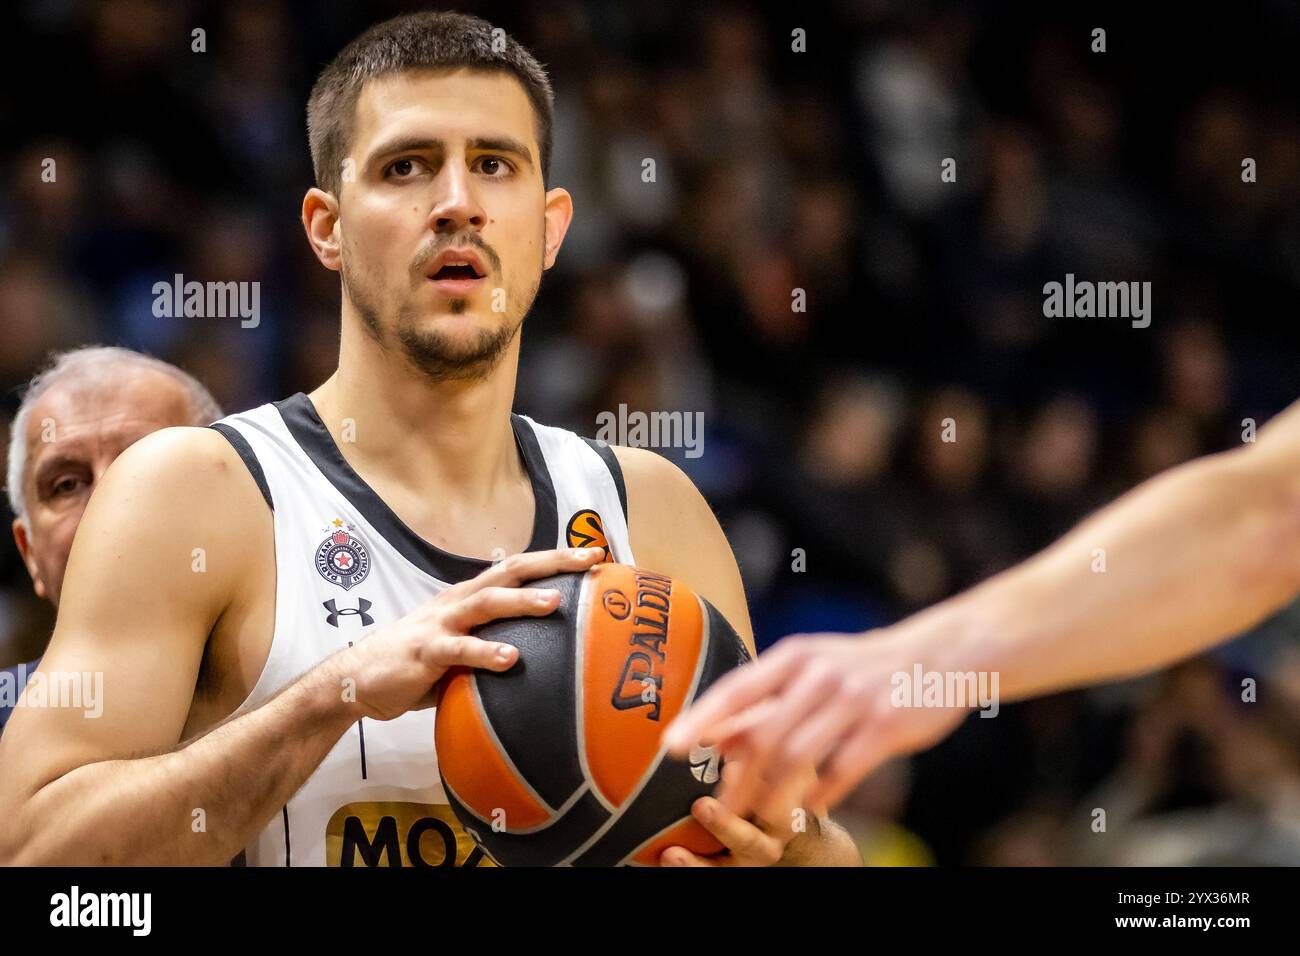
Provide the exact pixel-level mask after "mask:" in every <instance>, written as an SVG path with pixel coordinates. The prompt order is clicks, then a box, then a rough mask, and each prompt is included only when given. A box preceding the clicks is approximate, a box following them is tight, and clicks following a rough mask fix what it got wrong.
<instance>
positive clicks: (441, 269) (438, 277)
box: [428, 249, 487, 295]
mask: <svg viewBox="0 0 1300 956" xmlns="http://www.w3.org/2000/svg"><path fill="white" fill-rule="evenodd" d="M428 276H429V279H430V280H431V281H432V282H433V283H434V285H436V286H437V287H438V288H439V289H441V290H442V291H443V292H446V293H448V294H452V295H459V294H464V293H467V292H471V291H473V290H474V289H475V288H477V287H478V284H479V283H480V282H482V281H483V279H484V278H486V276H487V269H486V268H485V267H484V265H483V260H482V258H480V257H479V254H478V253H477V252H475V251H473V250H468V249H467V250H458V249H448V250H447V251H445V252H443V253H442V254H441V255H439V256H438V258H436V259H434V260H433V262H431V263H430V264H429V273H428Z"/></svg>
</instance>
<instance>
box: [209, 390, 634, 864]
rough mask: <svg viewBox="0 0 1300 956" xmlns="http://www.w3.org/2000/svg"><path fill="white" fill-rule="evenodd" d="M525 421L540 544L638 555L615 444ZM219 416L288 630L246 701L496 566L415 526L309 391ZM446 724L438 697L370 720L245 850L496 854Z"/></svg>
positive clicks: (262, 699)
mask: <svg viewBox="0 0 1300 956" xmlns="http://www.w3.org/2000/svg"><path fill="white" fill-rule="evenodd" d="M511 424H512V425H513V428H514V433H515V439H516V443H517V445H518V448H519V452H520V455H521V457H522V460H523V463H524V466H525V468H526V469H527V471H528V476H529V478H530V479H531V481H532V486H533V497H534V499H535V500H536V513H535V515H534V518H533V536H532V540H531V542H530V543H529V545H528V550H529V551H540V550H546V549H549V548H557V547H560V548H562V547H580V546H583V545H587V544H599V545H602V546H605V547H607V548H608V550H609V553H610V555H611V557H612V559H613V560H614V561H618V562H622V563H626V564H633V563H635V562H634V560H633V557H632V550H631V548H630V546H629V544H628V533H627V493H626V490H625V487H624V484H623V476H622V472H621V470H620V469H619V466H618V461H617V459H616V458H615V457H614V454H613V452H612V451H611V450H610V448H609V446H608V445H606V444H604V443H603V442H596V441H591V440H588V439H584V438H581V437H579V436H578V435H575V434H574V433H572V432H569V431H564V430H562V429H559V428H552V427H549V426H547V425H539V424H537V423H536V422H534V421H532V420H531V419H529V418H527V417H525V416H522V415H512V416H511ZM212 427H213V428H215V429H217V430H218V431H220V432H221V433H222V434H223V435H225V436H226V438H227V439H228V440H229V441H230V442H231V444H232V445H233V446H234V447H235V449H236V451H238V452H239V454H240V457H241V458H243V460H244V462H245V464H247V465H248V467H249V471H250V472H251V473H252V475H253V477H254V479H255V480H256V481H257V483H258V486H259V487H260V488H261V490H262V493H263V495H264V496H265V497H266V499H267V503H268V504H269V505H270V507H271V511H272V515H273V517H274V524H275V565H276V586H275V587H276V593H275V631H274V635H273V637H272V640H271V649H270V653H269V655H268V657H267V660H266V665H265V667H264V668H263V670H262V673H261V676H260V678H259V679H258V681H257V684H256V685H255V686H254V688H253V690H252V692H251V693H250V694H249V695H248V698H247V699H246V700H245V701H244V702H243V703H242V704H241V705H240V706H239V708H238V710H237V711H236V713H245V712H247V711H249V710H252V709H254V708H256V707H259V706H261V705H262V704H264V703H266V701H268V700H269V699H270V698H271V697H273V696H274V695H275V694H276V692H278V691H279V690H280V689H281V688H282V687H284V686H285V685H286V684H288V683H290V682H291V681H293V680H294V679H295V678H297V677H298V676H300V675H301V674H303V673H304V672H305V671H307V670H309V669H311V668H312V667H313V666H315V665H316V664H318V663H319V662H320V661H322V660H324V659H325V658H326V657H329V656H330V655H331V654H333V653H335V652H336V651H338V650H340V649H342V648H345V647H347V646H348V645H349V644H352V643H354V642H356V641H359V640H363V639H364V638H365V637H366V636H367V635H369V634H373V633H374V632H376V631H377V630H379V629H380V628H382V627H384V626H385V625H387V624H390V623H392V622H393V621H396V620H398V619H399V618H401V617H403V616H405V615H406V614H407V613H408V612H409V611H411V610H413V609H414V608H415V607H416V606H417V605H418V604H420V603H421V602H423V601H425V600H427V599H428V598H429V597H430V596H432V595H434V594H437V593H438V592H439V591H441V590H443V589H444V588H446V587H448V586H449V585H451V584H454V583H456V582H458V581H463V580H466V579H467V578H471V577H473V576H475V575H476V574H478V573H479V572H480V571H482V570H483V569H485V568H487V567H488V566H489V564H490V562H488V561H484V560H479V559H474V558H466V557H461V556H459V555H454V554H449V553H447V552H445V551H442V550H440V549H438V548H436V547H434V546H433V545H431V544H429V543H428V542H426V541H425V540H423V539H422V538H420V537H419V536H418V535H417V534H415V532H413V531H412V530H411V529H410V528H408V527H407V526H406V525H404V524H403V523H402V522H401V520H400V519H399V518H398V517H397V516H396V515H395V514H394V513H393V512H392V511H391V510H390V509H389V508H388V506H387V505H386V504H384V502H383V501H382V500H381V499H380V498H379V496H378V495H376V494H375V492H374V491H373V490H372V489H371V488H370V487H369V486H368V485H367V484H366V483H365V482H364V481H363V480H362V479H361V477H360V476H359V475H357V473H356V472H355V471H353V470H352V468H351V466H349V465H348V463H347V460H346V459H345V458H344V457H343V455H342V453H341V452H340V451H339V448H338V446H337V445H336V444H335V442H334V440H333V438H332V437H331V435H330V433H329V430H328V429H327V428H326V427H325V425H324V423H322V421H321V419H320V417H319V416H318V415H317V413H316V409H315V407H314V406H313V405H312V403H311V400H310V399H309V398H308V397H307V396H306V395H304V394H302V393H299V394H297V395H294V396H293V397H292V398H288V399H285V400H284V401H281V402H276V403H274V404H269V405H263V406H261V407H260V408H255V409H253V410H252V411H248V412H243V413H241V414H238V415H231V416H228V417H227V418H224V419H222V420H221V421H219V422H217V423H216V424H214V425H213V426H212ZM437 493H438V489H437V488H434V487H431V488H430V489H429V494H431V495H436V494H437ZM433 726H434V710H433V709H429V710H422V711H414V712H409V713H406V714H403V715H402V716H401V717H398V718H397V719H395V720H391V721H376V720H369V719H365V718H362V719H360V720H358V721H357V723H356V724H354V725H353V726H352V727H351V728H350V729H349V730H348V732H347V733H345V734H344V735H343V737H342V738H341V739H340V740H339V742H338V743H337V744H336V745H335V746H334V748H333V749H332V750H331V751H330V752H329V753H328V754H327V755H326V757H325V759H324V760H323V761H321V764H320V766H319V767H318V768H317V769H316V771H315V772H314V773H313V774H312V775H311V776H310V777H308V778H307V781H306V782H305V783H304V784H303V785H302V787H301V788H300V789H299V790H298V792H297V793H295V794H294V795H293V797H291V798H290V800H289V802H288V803H287V804H286V805H285V807H284V808H283V810H282V811H281V813H280V814H279V815H277V817H276V818H275V819H274V820H273V821H272V822H271V823H270V824H269V825H268V826H267V827H266V829H265V830H263V831H262V833H261V834H259V835H258V837H257V839H256V840H255V841H254V842H253V843H252V844H251V845H249V846H248V847H247V848H246V849H245V851H244V854H243V856H244V862H245V863H246V864H247V865H250V866H455V865H462V866H463V865H471V866H473V865H490V861H488V860H487V859H486V857H485V856H484V855H483V852H482V851H481V850H479V849H478V847H477V846H475V844H474V841H473V840H472V839H471V838H470V837H469V835H468V834H466V833H465V832H464V831H463V830H462V828H461V827H460V825H459V823H458V822H457V820H456V818H455V816H454V815H453V814H452V811H451V808H450V807H449V806H448V804H447V798H446V794H445V793H444V791H443V787H442V782H441V780H440V779H439V776H438V760H437V755H436V754H435V753H434V743H433Z"/></svg>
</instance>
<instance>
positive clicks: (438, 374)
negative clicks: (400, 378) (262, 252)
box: [342, 256, 540, 382]
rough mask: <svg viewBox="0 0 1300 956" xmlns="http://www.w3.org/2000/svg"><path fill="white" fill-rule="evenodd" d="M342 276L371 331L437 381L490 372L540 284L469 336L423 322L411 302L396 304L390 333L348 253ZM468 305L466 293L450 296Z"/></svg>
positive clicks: (455, 304)
mask: <svg viewBox="0 0 1300 956" xmlns="http://www.w3.org/2000/svg"><path fill="white" fill-rule="evenodd" d="M342 276H343V287H344V289H345V291H346V292H347V295H348V298H349V299H351V300H352V304H353V306H354V307H355V308H356V310H357V314H358V315H359V316H360V317H361V322H362V325H363V327H364V328H365V330H366V332H367V333H368V334H369V335H370V337H371V338H372V339H374V340H375V342H377V343H378V344H379V346H380V348H382V349H384V350H385V351H391V350H392V349H393V344H394V340H396V346H397V347H398V348H399V349H400V350H401V353H402V355H403V356H404V357H405V358H406V360H407V361H408V362H409V363H410V364H411V366H412V367H413V368H415V369H416V370H417V371H419V372H420V373H422V374H423V375H425V376H426V377H427V378H429V379H431V380H432V381H435V382H466V381H478V380H482V379H485V378H487V377H488V376H489V375H491V374H492V372H493V371H494V370H495V369H496V367H497V365H498V364H500V362H501V359H502V357H504V356H505V354H506V351H507V350H508V349H509V348H510V343H511V342H512V341H514V338H515V336H516V335H518V334H519V327H520V326H521V325H522V324H523V321H524V316H525V315H526V314H527V313H528V310H529V309H530V308H531V307H532V304H533V300H534V299H535V298H536V296H537V289H538V286H539V284H540V283H537V284H534V285H533V288H532V290H531V291H530V292H528V294H527V296H526V297H525V299H524V301H523V302H522V303H521V305H522V308H520V309H519V310H518V313H517V317H516V318H514V319H511V318H510V317H509V316H506V315H503V316H502V319H501V322H500V324H498V325H496V326H495V327H493V328H486V329H485V328H480V329H477V330H476V334H474V335H472V336H469V337H468V338H467V337H465V336H452V335H447V334H445V333H443V332H440V331H438V330H437V329H430V328H422V327H421V325H420V321H419V312H417V310H416V309H415V308H414V307H412V306H410V305H404V306H402V307H401V308H399V309H398V310H397V315H396V318H395V320H394V321H393V323H392V325H391V329H392V335H391V336H390V335H389V334H387V333H386V331H385V326H384V323H383V322H382V320H381V318H380V315H381V311H380V306H379V304H378V298H379V297H378V296H377V295H373V294H372V293H373V292H374V289H373V288H371V287H369V286H368V284H367V283H366V282H365V281H364V280H362V279H361V278H360V277H359V276H358V274H357V273H356V271H354V270H353V269H352V268H351V267H350V266H349V265H348V258H347V257H346V256H345V257H344V258H343V263H342ZM468 306H469V301H468V300H467V299H463V298H454V299H452V300H451V301H450V304H449V307H448V311H450V312H451V313H452V314H453V315H460V314H461V313H462V312H464V311H465V309H466V308H467V307H468Z"/></svg>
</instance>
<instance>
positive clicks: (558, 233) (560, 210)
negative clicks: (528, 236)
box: [542, 186, 573, 269]
mask: <svg viewBox="0 0 1300 956" xmlns="http://www.w3.org/2000/svg"><path fill="white" fill-rule="evenodd" d="M572 221H573V197H572V196H570V195H569V191H568V190H567V189H564V188H562V187H560V186H556V187H555V188H554V189H551V190H547V193H546V255H545V257H544V258H543V259H542V268H543V269H549V268H550V267H551V266H553V265H555V259H556V257H557V256H558V255H559V254H560V246H561V245H562V244H563V243H564V235H565V233H567V232H568V231H569V223H570V222H572Z"/></svg>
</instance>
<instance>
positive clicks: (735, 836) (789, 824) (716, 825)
mask: <svg viewBox="0 0 1300 956" xmlns="http://www.w3.org/2000/svg"><path fill="white" fill-rule="evenodd" d="M741 771H742V766H741V763H740V761H737V760H729V761H727V762H726V763H724V764H723V766H722V779H723V784H724V787H723V788H722V796H721V797H700V798H699V799H698V800H696V801H695V802H694V803H693V804H691V816H693V817H694V818H695V820H696V822H698V823H699V824H700V825H701V826H702V827H704V828H705V829H706V830H708V831H709V832H710V833H712V834H713V835H714V836H715V837H717V839H718V842H720V843H721V844H722V845H723V846H725V847H726V848H727V850H728V851H730V852H729V853H727V854H725V855H720V856H714V857H706V856H700V855H699V854H698V853H692V852H691V851H690V850H688V849H686V847H684V846H671V847H668V848H667V849H666V850H664V851H663V853H661V854H660V855H659V863H660V865H661V866H774V865H775V864H777V863H781V862H783V861H785V862H792V861H790V860H787V859H786V857H787V856H788V855H790V856H792V855H801V854H791V853H789V852H788V851H790V850H792V849H793V847H792V844H794V843H795V841H796V839H797V838H799V837H800V836H801V835H804V834H807V833H808V824H809V820H808V818H809V817H811V816H812V814H811V812H808V811H804V810H803V809H801V808H799V807H798V806H797V805H796V800H797V798H798V797H799V796H800V795H802V794H803V793H804V792H805V791H806V790H807V789H808V785H809V776H810V775H811V769H809V772H808V774H807V775H801V776H798V777H796V778H794V779H792V780H790V781H789V782H788V783H787V784H786V785H785V786H782V787H781V788H780V789H779V790H777V791H773V792H772V793H771V795H770V797H769V798H768V799H766V800H765V801H764V805H763V807H762V808H761V810H760V812H759V813H755V814H754V816H753V818H752V820H747V819H745V818H744V817H741V816H739V815H738V814H737V813H736V812H735V811H734V810H733V809H732V808H731V807H730V806H728V805H727V804H726V803H724V802H723V801H724V800H725V799H726V797H725V788H726V786H727V785H728V784H730V785H732V786H734V784H735V782H736V780H737V779H739V775H740V773H741ZM811 827H812V829H813V831H814V832H818V829H819V828H818V824H817V823H816V822H812V823H811Z"/></svg>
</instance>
